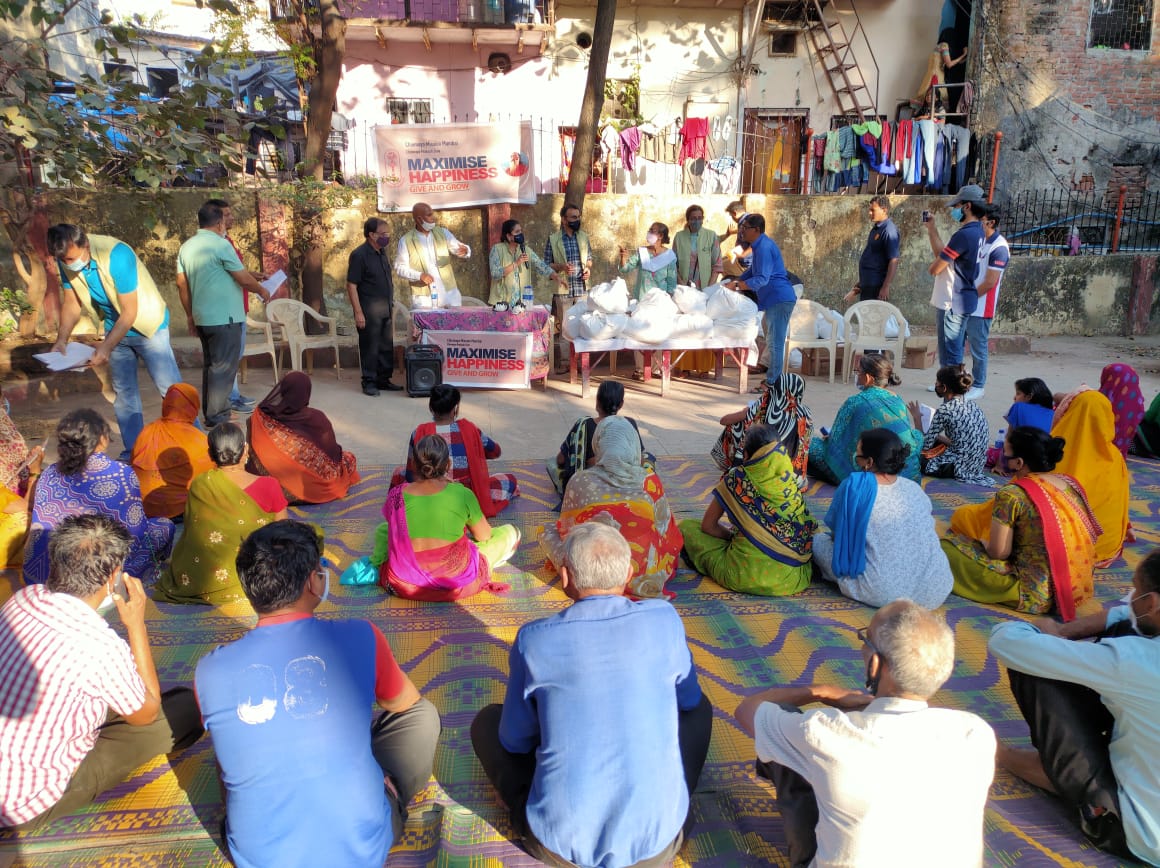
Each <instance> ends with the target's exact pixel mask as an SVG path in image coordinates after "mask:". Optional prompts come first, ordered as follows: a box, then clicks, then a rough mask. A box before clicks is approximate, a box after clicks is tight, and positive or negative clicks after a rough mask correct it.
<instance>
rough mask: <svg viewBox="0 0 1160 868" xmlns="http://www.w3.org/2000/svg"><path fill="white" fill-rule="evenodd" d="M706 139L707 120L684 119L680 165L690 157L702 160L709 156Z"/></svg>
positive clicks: (707, 131) (707, 132) (707, 134)
mask: <svg viewBox="0 0 1160 868" xmlns="http://www.w3.org/2000/svg"><path fill="white" fill-rule="evenodd" d="M708 138H709V119H708V118H686V119H685V125H684V126H683V127H681V154H680V161H681V163H682V164H684V163H685V161H686V160H688V159H689V158H690V157H692V158H694V159H702V160H703V159H705V158H706V157H707V156H709V147H708ZM698 174H700V173H699V172H698Z"/></svg>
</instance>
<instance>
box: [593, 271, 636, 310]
mask: <svg viewBox="0 0 1160 868" xmlns="http://www.w3.org/2000/svg"><path fill="white" fill-rule="evenodd" d="M588 306H589V307H590V308H592V310H598V311H602V312H604V313H627V312H628V285H627V284H626V283H625V282H624V278H621V277H618V278H616V280H614V281H612V283H598V284H597V285H596V286H594V287H592V289H590V290H588Z"/></svg>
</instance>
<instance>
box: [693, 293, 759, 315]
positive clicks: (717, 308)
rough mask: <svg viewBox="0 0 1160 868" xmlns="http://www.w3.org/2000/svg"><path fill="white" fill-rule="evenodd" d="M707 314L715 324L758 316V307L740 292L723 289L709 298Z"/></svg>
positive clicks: (706, 306) (706, 305) (706, 307)
mask: <svg viewBox="0 0 1160 868" xmlns="http://www.w3.org/2000/svg"><path fill="white" fill-rule="evenodd" d="M705 313H707V314H709V317H710V318H711V319H712V320H713V322H717V321H718V320H736V319H746V318H751V317H756V316H757V305H756V304H754V303H753V302H752V301H750V300H749V299H748V298H746V297H745V296H744V295H742V294H741V293H739V292H733V291H732V290H729V289H722V290H720V291H719V292H715V293H713V294H712V295H710V296H709V298H708V301H707V302H706V304H705Z"/></svg>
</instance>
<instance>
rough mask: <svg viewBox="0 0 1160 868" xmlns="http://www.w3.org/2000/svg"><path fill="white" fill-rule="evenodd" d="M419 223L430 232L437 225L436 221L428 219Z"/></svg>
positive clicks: (424, 229) (425, 230)
mask: <svg viewBox="0 0 1160 868" xmlns="http://www.w3.org/2000/svg"><path fill="white" fill-rule="evenodd" d="M419 225H420V226H422V227H423V231H424V232H430V231H431V230H432V229H434V228H435V226H436V225H437V224H436V223H435V222H433V221H426V220H425V221H423V222H422V223H420V224H419Z"/></svg>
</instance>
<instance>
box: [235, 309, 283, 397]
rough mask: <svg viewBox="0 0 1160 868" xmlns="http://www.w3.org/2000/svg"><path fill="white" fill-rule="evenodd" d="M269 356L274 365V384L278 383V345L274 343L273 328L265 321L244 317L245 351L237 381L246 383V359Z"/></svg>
mask: <svg viewBox="0 0 1160 868" xmlns="http://www.w3.org/2000/svg"><path fill="white" fill-rule="evenodd" d="M266 353H269V354H270V361H271V362H272V363H273V365H274V382H275V383H276V382H278V379H279V378H278V344H276V343H275V342H274V327H273V326H272V325H271V324H270V323H268V322H266V321H265V320H259V319H254V318H253V317H250V316H247V317H246V351H245V353H244V354H243V355H242V364H241V369H240V370H239V371H238V379H239V380H241V382H242V383H245V382H246V359H247V358H248V357H249V356H264V355H266Z"/></svg>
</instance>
